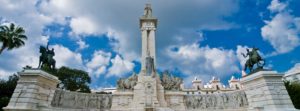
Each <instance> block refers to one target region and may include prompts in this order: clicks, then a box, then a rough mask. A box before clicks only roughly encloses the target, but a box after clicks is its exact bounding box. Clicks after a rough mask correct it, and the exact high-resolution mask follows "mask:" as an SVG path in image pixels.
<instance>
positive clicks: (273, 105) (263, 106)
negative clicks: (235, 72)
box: [241, 71, 295, 111]
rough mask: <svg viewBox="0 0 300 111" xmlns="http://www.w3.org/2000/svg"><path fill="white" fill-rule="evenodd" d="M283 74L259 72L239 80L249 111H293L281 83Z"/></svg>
mask: <svg viewBox="0 0 300 111" xmlns="http://www.w3.org/2000/svg"><path fill="white" fill-rule="evenodd" d="M282 76H283V74H278V73H277V72H275V71H259V72H256V73H254V74H250V75H247V76H246V77H243V78H242V79H241V83H242V85H243V86H244V87H243V88H244V90H245V93H246V95H247V99H248V103H249V109H248V110H249V111H294V110H295V108H294V106H293V104H292V101H291V99H290V97H289V95H288V93H287V91H286V88H285V86H284V83H283V81H282Z"/></svg>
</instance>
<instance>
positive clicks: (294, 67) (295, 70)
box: [285, 63, 300, 74]
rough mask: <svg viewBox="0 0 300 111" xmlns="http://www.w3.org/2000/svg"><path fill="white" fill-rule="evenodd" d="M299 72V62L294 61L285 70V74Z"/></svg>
mask: <svg viewBox="0 0 300 111" xmlns="http://www.w3.org/2000/svg"><path fill="white" fill-rule="evenodd" d="M299 72H300V63H296V64H295V65H294V66H293V67H292V68H291V69H289V70H288V71H286V72H285V73H286V74H294V73H299Z"/></svg>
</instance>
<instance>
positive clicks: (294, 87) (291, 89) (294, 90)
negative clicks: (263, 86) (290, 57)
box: [284, 81, 300, 109]
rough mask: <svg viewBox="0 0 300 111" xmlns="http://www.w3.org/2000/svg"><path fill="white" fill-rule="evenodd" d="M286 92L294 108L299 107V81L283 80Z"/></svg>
mask: <svg viewBox="0 0 300 111" xmlns="http://www.w3.org/2000/svg"><path fill="white" fill-rule="evenodd" d="M284 85H285V87H286V90H287V92H288V93H289V95H290V98H291V100H292V102H293V104H294V106H295V108H296V109H300V83H299V82H290V81H284Z"/></svg>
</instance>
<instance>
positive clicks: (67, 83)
mask: <svg viewBox="0 0 300 111" xmlns="http://www.w3.org/2000/svg"><path fill="white" fill-rule="evenodd" d="M43 70H44V71H46V72H49V73H50V74H53V75H54V76H56V77H58V79H59V80H60V81H61V88H63V89H66V90H70V91H78V92H85V93H90V92H91V90H90V88H89V86H88V84H89V83H91V78H90V76H89V75H88V73H87V72H85V71H82V70H78V69H72V68H68V67H65V66H63V67H61V68H59V69H55V70H52V69H50V68H49V67H43Z"/></svg>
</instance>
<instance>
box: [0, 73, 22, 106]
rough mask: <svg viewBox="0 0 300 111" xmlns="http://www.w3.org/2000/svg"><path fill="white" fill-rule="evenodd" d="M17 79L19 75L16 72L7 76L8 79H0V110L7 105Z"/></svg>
mask: <svg viewBox="0 0 300 111" xmlns="http://www.w3.org/2000/svg"><path fill="white" fill-rule="evenodd" d="M18 80H19V76H18V75H17V74H14V75H12V76H9V78H8V80H0V111H2V108H3V107H5V106H7V105H8V103H9V100H10V98H11V96H12V94H13V92H14V90H15V88H16V86H17V82H18Z"/></svg>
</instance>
